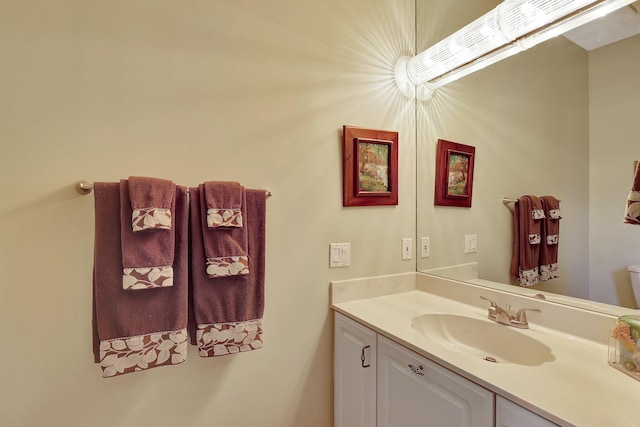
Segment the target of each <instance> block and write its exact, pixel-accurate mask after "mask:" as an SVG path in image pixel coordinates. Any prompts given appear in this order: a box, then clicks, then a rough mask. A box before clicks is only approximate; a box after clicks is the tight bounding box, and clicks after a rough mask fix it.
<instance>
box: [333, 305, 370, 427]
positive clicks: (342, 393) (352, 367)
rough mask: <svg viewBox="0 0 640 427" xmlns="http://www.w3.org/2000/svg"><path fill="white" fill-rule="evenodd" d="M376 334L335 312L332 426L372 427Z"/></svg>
mask: <svg viewBox="0 0 640 427" xmlns="http://www.w3.org/2000/svg"><path fill="white" fill-rule="evenodd" d="M376 348H377V334H376V333H375V332H374V331H372V330H371V329H369V328H367V327H365V326H362V325H361V324H359V323H357V322H354V321H353V320H351V319H349V318H347V317H345V316H343V315H341V314H339V313H336V315H335V331H334V350H333V351H334V365H333V372H334V373H333V377H334V378H333V382H334V397H333V399H334V426H335V427H376Z"/></svg>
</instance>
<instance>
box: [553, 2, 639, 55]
mask: <svg viewBox="0 0 640 427" xmlns="http://www.w3.org/2000/svg"><path fill="white" fill-rule="evenodd" d="M636 34H640V0H638V1H636V2H634V3H631V4H630V5H628V6H625V7H623V8H621V9H618V10H616V11H614V12H611V13H610V14H608V15H607V16H604V17H602V18H599V19H596V20H595V21H592V22H589V23H588V24H585V25H583V26H581V27H578V28H576V29H574V30H571V31H569V32H567V33H565V34H564V36H565V37H566V38H568V39H569V40H571V41H572V42H574V43H575V44H577V45H578V46H580V47H582V48H583V49H586V50H594V49H597V48H599V47H602V46H605V45H608V44H610V43H614V42H617V41H619V40H622V39H626V38H628V37H632V36H635V35H636Z"/></svg>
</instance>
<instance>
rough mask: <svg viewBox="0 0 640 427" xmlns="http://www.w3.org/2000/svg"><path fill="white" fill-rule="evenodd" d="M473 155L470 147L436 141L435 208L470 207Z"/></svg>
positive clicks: (472, 149) (474, 151) (473, 148)
mask: <svg viewBox="0 0 640 427" xmlns="http://www.w3.org/2000/svg"><path fill="white" fill-rule="evenodd" d="M475 153H476V149H475V147H472V146H470V145H464V144H458V143H456V142H451V141H446V140H444V139H439V140H438V153H437V157H436V190H435V198H434V199H435V200H434V204H435V205H436V206H459V207H465V208H470V207H471V197H472V193H473V165H474V160H475Z"/></svg>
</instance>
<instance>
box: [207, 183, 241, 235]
mask: <svg viewBox="0 0 640 427" xmlns="http://www.w3.org/2000/svg"><path fill="white" fill-rule="evenodd" d="M244 199H245V195H244V187H242V186H241V185H240V184H239V183H237V182H228V181H207V182H205V183H204V200H205V202H206V205H205V207H206V211H207V226H208V227H209V228H218V227H242V223H243V218H242V210H243V206H244V204H245V200H244Z"/></svg>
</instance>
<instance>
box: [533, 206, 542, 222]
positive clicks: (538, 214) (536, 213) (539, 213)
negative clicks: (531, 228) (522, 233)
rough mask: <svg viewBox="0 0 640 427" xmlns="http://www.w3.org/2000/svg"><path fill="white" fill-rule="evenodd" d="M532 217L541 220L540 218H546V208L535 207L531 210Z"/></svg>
mask: <svg viewBox="0 0 640 427" xmlns="http://www.w3.org/2000/svg"><path fill="white" fill-rule="evenodd" d="M531 218H533V219H534V220H536V221H537V220H539V219H544V218H545V216H544V210H542V209H533V210H532V211H531Z"/></svg>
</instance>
